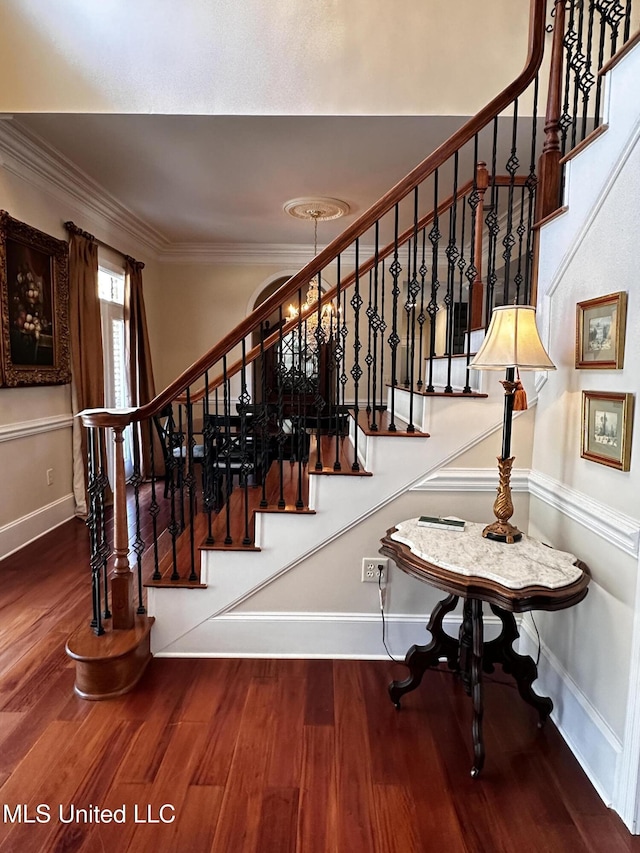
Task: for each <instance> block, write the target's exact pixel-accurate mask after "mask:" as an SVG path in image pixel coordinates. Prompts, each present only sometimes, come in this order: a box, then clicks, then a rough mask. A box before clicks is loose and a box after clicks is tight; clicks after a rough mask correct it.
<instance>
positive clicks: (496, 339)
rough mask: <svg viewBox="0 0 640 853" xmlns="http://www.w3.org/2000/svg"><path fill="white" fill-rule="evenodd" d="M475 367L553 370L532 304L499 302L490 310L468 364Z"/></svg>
mask: <svg viewBox="0 0 640 853" xmlns="http://www.w3.org/2000/svg"><path fill="white" fill-rule="evenodd" d="M469 366H470V367H473V368H475V369H476V370H504V369H505V368H507V367H517V368H519V369H520V370H555V369H556V367H555V365H554V363H553V362H552V361H551V359H550V358H549V356H548V355H547V351H546V350H545V348H544V347H543V346H542V341H541V340H540V335H539V334H538V327H537V326H536V309H535V308H534V307H533V306H532V305H501V306H499V307H498V308H494V309H493V314H492V315H491V323H490V324H489V331H488V332H487V334H486V337H485V339H484V341H483V343H482V346H481V347H480V349H479V350H478V352H477V354H476V356H475V358H474V359H473V361H472V362H471V364H470V365H469Z"/></svg>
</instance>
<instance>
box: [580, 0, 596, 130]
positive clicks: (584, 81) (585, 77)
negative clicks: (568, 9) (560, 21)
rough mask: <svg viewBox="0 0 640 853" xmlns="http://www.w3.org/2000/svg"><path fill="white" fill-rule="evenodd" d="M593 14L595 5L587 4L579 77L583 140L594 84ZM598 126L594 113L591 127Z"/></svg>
mask: <svg viewBox="0 0 640 853" xmlns="http://www.w3.org/2000/svg"><path fill="white" fill-rule="evenodd" d="M594 12H595V3H593V2H590V3H589V14H588V23H587V49H586V51H585V66H584V68H583V70H582V74H581V75H580V89H581V91H582V127H581V132H580V139H584V138H585V137H586V135H587V116H588V114H589V97H590V93H591V89H592V87H593V85H594V83H595V82H596V78H595V76H594V74H593V72H592V70H591V66H592V65H593V57H592V51H593V16H594ZM599 124H600V117H599V115H598V114H597V113H596V114H595V116H594V120H593V126H594V128H596V127H597V126H598V125H599Z"/></svg>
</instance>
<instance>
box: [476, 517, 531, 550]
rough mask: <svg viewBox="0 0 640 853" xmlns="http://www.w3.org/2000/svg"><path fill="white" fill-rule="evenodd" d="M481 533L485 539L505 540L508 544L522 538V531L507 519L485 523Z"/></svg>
mask: <svg viewBox="0 0 640 853" xmlns="http://www.w3.org/2000/svg"><path fill="white" fill-rule="evenodd" d="M482 535H483V536H484V538H485V539H493V541H494V542H507V543H508V544H509V545H512V544H513V543H514V542H519V541H520V540H521V539H522V531H520V530H518V528H517V527H514V525H513V524H510V523H509V522H508V521H494V522H493V524H487V526H486V527H485V529H484V530H483V531H482Z"/></svg>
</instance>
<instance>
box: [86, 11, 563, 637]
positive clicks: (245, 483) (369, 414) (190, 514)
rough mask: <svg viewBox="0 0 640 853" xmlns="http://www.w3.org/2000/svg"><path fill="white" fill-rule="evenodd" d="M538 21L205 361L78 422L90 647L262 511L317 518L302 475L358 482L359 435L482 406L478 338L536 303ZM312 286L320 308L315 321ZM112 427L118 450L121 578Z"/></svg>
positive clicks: (193, 580) (236, 544)
mask: <svg viewBox="0 0 640 853" xmlns="http://www.w3.org/2000/svg"><path fill="white" fill-rule="evenodd" d="M545 7H546V3H545V0H531V2H530V29H529V44H528V56H527V61H526V64H525V67H524V69H523V71H522V73H521V74H520V75H519V77H518V78H517V79H516V80H515V81H514V82H513V83H511V84H510V85H509V86H507V87H506V88H505V89H504V91H503V92H502V93H501V94H500V95H499V96H497V97H496V98H494V99H493V100H492V101H491V102H490V103H489V104H488V105H487V106H486V107H485V108H484V109H482V110H481V111H480V112H479V113H478V114H477V115H476V116H475V117H474V118H472V119H470V120H469V121H468V122H466V123H465V124H464V125H463V126H462V127H461V128H460V129H459V130H458V131H457V132H456V133H455V134H453V136H452V137H451V138H450V139H449V140H447V141H446V142H444V143H443V144H442V145H441V146H440V147H439V148H438V149H436V151H434V152H433V153H432V154H431V155H429V156H428V157H427V158H426V159H425V160H424V161H423V162H422V163H421V164H420V165H418V166H417V167H416V168H415V169H413V170H412V171H411V172H410V173H409V174H408V175H407V176H406V177H405V178H404V179H403V180H402V181H400V182H399V183H398V184H396V186H395V187H393V188H392V189H391V190H389V192H387V193H386V194H385V195H384V196H383V197H382V198H381V199H380V200H379V201H378V202H376V203H375V204H374V205H373V206H372V207H371V208H370V209H369V210H368V211H366V212H365V213H363V214H362V215H361V216H359V217H358V218H357V219H356V220H355V221H354V222H353V223H351V225H349V226H348V227H347V228H346V229H345V231H344V232H343V233H342V234H341V235H340V236H339V237H338V238H336V239H335V240H334V241H333V242H332V243H330V244H329V245H328V246H327V247H326V248H325V249H323V250H322V251H320V252H319V254H318V255H317V256H316V257H315V258H314V259H313V260H311V261H310V262H309V263H308V264H306V265H305V266H304V267H303V268H302V269H301V270H300V271H299V272H298V273H296V274H295V275H294V276H292V277H291V278H290V279H289V280H288V281H287V282H286V283H285V284H284V285H283V286H282V287H281V288H280V289H279V290H278V291H276V292H275V293H274V294H273V295H272V296H270V297H269V298H268V299H267V300H266V301H265V302H264V303H263V304H261V305H260V306H259V307H258V308H257V309H256V310H255V311H254V312H253V313H252V314H251V315H250V316H249V317H247V318H246V319H245V320H244V321H243V322H241V323H240V324H238V326H236V328H235V329H233V330H231V331H230V332H229V333H228V334H227V335H225V336H224V337H223V338H222V340H221V341H219V342H218V343H217V344H216V345H215V346H214V347H213V348H212V349H211V350H209V352H208V353H206V354H205V355H204V356H203V357H202V358H200V359H199V360H198V361H197V362H195V363H194V364H193V365H191V367H189V368H188V369H187V370H186V371H184V373H183V374H182V375H181V376H180V377H178V379H176V380H175V381H174V382H173V383H172V384H171V385H170V386H169V387H168V388H166V389H165V390H164V391H162V392H161V393H160V394H159V395H158V396H157V397H156V398H155V399H154V400H153V401H151V402H150V403H148V404H146V405H144V406H141V407H140V408H138V409H131V410H125V411H107V410H93V411H85V412H83V413H82V421H83V423H84V425H85V426H86V427H87V428H88V430H89V447H90V457H89V495H90V514H89V520H90V531H91V545H92V558H91V566H92V577H93V588H94V596H93V600H94V615H93V622H92V624H93V626H94V630H96V633H100V632H101V631H102V630H103V622H104V620H105V619H108V618H109V615H108V614H109V613H112V623H111V624H112V628H114V629H126V628H132V627H133V626H134V624H135V616H136V613H138V614H142V613H144V601H143V592H142V589H143V580H145V579H146V580H150V582H151V583H156V584H159V583H167V584H188V585H197V583H198V582H199V571H198V569H199V567H198V565H197V561H198V555H197V551H198V549H199V548H201V547H204V548H207V547H213V548H222V549H224V548H233V549H238V548H240V549H242V548H252V547H255V546H254V544H253V543H254V536H253V530H252V524H253V510H254V509H264V510H273V511H283V510H287V509H291V510H292V511H306V510H307V509H308V508H309V496H308V477H307V474H308V473H309V471H315V472H318V473H321V472H324V471H325V470H332V471H336V472H341V473H349V474H355V475H359V474H361V473H363V471H362V464H363V463H362V454H361V447H360V446H359V440H360V439H359V434H360V429H359V428H358V427H359V426H360V427H362V429H364V430H365V431H369V432H374V433H375V432H377V433H381V432H386V433H390V434H392V433H395V432H401V431H404V432H407V433H409V434H411V433H417V432H420V430H421V427H423V423H422V420H421V415H420V405H419V404H420V401H421V399H422V397H424V396H425V395H429V394H454V393H460V394H461V395H463V396H473V388H472V384H471V377H470V371H469V362H470V360H471V357H472V354H473V351H474V348H475V346H476V340H475V337H474V336H476V337H477V335H478V334H479V335H482V333H483V330H482V327H483V326H484V325H485V324H486V322H487V320H488V317H489V315H490V313H491V310H492V308H493V306H494V305H495V304H501V303H506V302H512V301H514V300H515V301H516V302H529V301H530V299H531V297H532V293H533V291H534V280H533V224H534V219H535V216H534V207H535V198H536V184H537V180H536V175H535V161H536V157H537V156H538V153H539V152H538V140H539V134H538V132H537V123H538V122H537V99H538V80H537V73H538V69H539V67H540V63H541V61H542V56H543V51H544V30H545ZM531 84H533V86H532V96H531V98H530V99H529V100H525V99H523V98H522V96H523V94H524V93H525V91H526V90H527V89H528V87H530V85H531ZM522 104H525V107H526V109H525V108H523V106H522ZM524 112H526V113H527V114H526V115H523V113H524ZM522 152H524V156H523V153H522ZM503 171H504V173H503ZM313 279H315V282H316V284H317V290H318V293H319V295H320V298H319V299H318V300H317V302H316V303H314V304H312V305H311V306H309V307H307V308H306V309H305V308H304V307H303V306H304V304H305V299H306V298H307V288H308V285H309V282H310V281H311V280H313ZM290 304H291V305H292V306H293V310H290V309H289V305H290ZM328 306H331V307H330V309H329V308H328ZM212 371H214V372H215V376H213V373H212ZM131 424H140V426H141V429H142V431H143V432H144V433H145V435H148V437H149V441H150V442H151V448H152V452H151V457H152V459H151V468H152V470H151V471H147V472H143V471H142V470H141V462H140V454H139V453H136V454H135V458H134V471H133V476H132V477H131V478H130V480H129V488H130V489H131V490H132V493H133V501H132V502H131V505H130V509H131V515H130V518H129V519H128V517H127V494H126V491H127V484H126V483H125V475H124V460H123V454H122V441H123V433H124V430H125V429H126V428H128V427H130V425H131ZM349 430H350V431H351V434H352V438H353V450H352V453H351V455H350V456H346V455H345V453H346V451H344V445H345V442H344V441H343V439H344V436H345V434H346V432H347V431H349ZM104 431H107V432H110V433H111V436H112V439H111V440H113V442H114V445H115V465H116V478H115V483H114V484H113V487H114V489H113V490H114V510H113V513H114V524H113V541H112V546H113V557H114V559H113V564H112V566H110V565H109V558H108V554H109V545H108V544H107V536H106V531H107V525H106V522H105V509H104V503H105V501H104V488H105V484H106V477H105V474H104V470H105V465H104V458H103V454H102V452H101V446H102V442H101V434H102V433H103V432H104ZM159 436H162V445H160V443H159V440H158V437H159ZM329 436H332V437H333V439H334V440H333V443H332V444H331V445H330V453H331V458H327V456H326V454H327V452H329V451H328V450H327V447H328V446H329V445H328V444H326V442H325V438H327V437H329ZM158 468H160V469H163V470H162V473H163V474H164V489H163V488H162V487H160V485H159V478H158V476H157V473H156V469H158ZM143 474H144V475H146V476H147V477H148V478H149V481H148V482H145V481H144V477H143ZM236 481H237V485H236ZM143 492H144V500H145V501H146V502H147V504H148V510H147V511H146V514H145V517H144V518H143V517H141V513H140V506H141V498H142V495H143ZM149 533H150V534H151V538H150V541H149ZM130 553H133V555H135V562H136V575H135V576H134V574H133V572H132V571H131V566H130V562H129V559H130ZM147 566H148V569H147ZM109 571H111V596H110V600H107V598H106V578H107V575H108V574H109Z"/></svg>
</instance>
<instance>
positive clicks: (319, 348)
mask: <svg viewBox="0 0 640 853" xmlns="http://www.w3.org/2000/svg"><path fill="white" fill-rule="evenodd" d="M321 284H322V281H321V273H318V293H319V294H321V293H322V287H321ZM320 302H321V299H320V297H319V298H318V324H317V326H316V333H315V340H316V353H317V382H316V387H315V389H314V392H315V393H314V398H313V403H314V408H315V410H316V464H315V470H316V471H322V467H323V466H322V437H321V432H322V429H321V427H322V424H321V418H322V412H323V410H324V408H325V401H324V399H323V397H322V395H321V393H320V388H321V384H325V387H329V383H328V381H327V382H326V383H324V381H323V368H324V369H326V370H328V367H329V359H328V358H327V357H326V350H323V346H324V345H325V343H326V336H325V334H324V330H323V329H322V328H321V316H322V315H321V313H320ZM327 380H328V377H327Z"/></svg>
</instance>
